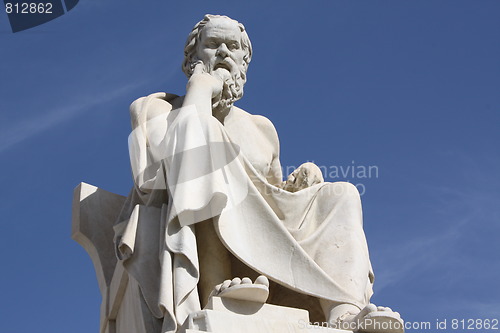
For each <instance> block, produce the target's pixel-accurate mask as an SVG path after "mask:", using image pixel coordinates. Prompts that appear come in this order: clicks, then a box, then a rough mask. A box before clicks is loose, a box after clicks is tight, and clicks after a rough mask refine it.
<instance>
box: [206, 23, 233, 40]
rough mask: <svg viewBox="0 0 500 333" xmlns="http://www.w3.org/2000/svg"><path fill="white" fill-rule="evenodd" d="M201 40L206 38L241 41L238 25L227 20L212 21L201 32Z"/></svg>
mask: <svg viewBox="0 0 500 333" xmlns="http://www.w3.org/2000/svg"><path fill="white" fill-rule="evenodd" d="M201 37H202V39H206V38H221V37H223V38H225V39H235V40H238V41H239V40H240V39H241V30H240V27H239V26H238V23H237V22H235V21H233V20H229V19H213V20H210V21H209V22H208V23H207V25H206V26H205V27H204V28H203V29H202V31H201Z"/></svg>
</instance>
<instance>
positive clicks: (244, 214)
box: [115, 93, 373, 332]
mask: <svg viewBox="0 0 500 333" xmlns="http://www.w3.org/2000/svg"><path fill="white" fill-rule="evenodd" d="M174 97H177V96H173V95H169V94H164V93H157V94H152V95H149V96H148V97H144V98H141V99H139V100H137V101H136V102H134V103H133V104H132V106H131V110H132V111H133V112H132V117H133V118H134V119H132V122H133V124H135V129H134V131H133V132H132V134H131V135H130V137H129V150H130V158H131V165H132V171H133V175H134V182H135V186H134V189H133V190H132V191H131V194H130V195H129V197H128V200H127V202H126V204H125V206H124V208H123V210H122V213H121V214H120V219H119V220H118V221H117V224H116V225H115V233H116V237H115V238H116V245H117V255H118V257H119V258H120V259H121V260H123V263H124V266H125V268H126V270H127V272H128V273H129V274H130V275H131V276H133V277H134V278H135V279H136V280H137V281H138V283H139V286H140V290H141V293H142V295H143V297H144V300H145V302H146V303H147V305H148V308H149V309H150V311H151V313H152V315H153V316H154V317H156V318H163V331H164V332H175V331H176V330H177V328H178V327H179V325H182V323H183V322H184V320H185V319H186V318H187V316H188V315H189V314H190V313H192V312H194V311H197V310H200V299H199V295H198V289H197V283H198V281H199V271H200V269H199V262H198V253H197V246H196V236H195V232H194V228H195V226H196V223H199V222H201V221H206V220H207V219H211V220H212V221H213V223H214V226H215V230H216V232H217V234H218V236H219V238H220V240H221V242H222V243H223V244H224V245H225V247H226V248H227V249H228V250H229V251H230V252H231V253H232V254H233V255H234V256H235V257H236V258H237V259H238V260H240V261H241V262H243V263H244V264H245V265H247V266H248V267H250V268H252V269H253V270H255V271H256V272H258V273H261V274H264V275H266V276H267V277H268V278H270V279H271V280H272V281H274V282H276V283H278V284H280V285H281V286H283V287H286V288H287V289H290V290H293V291H296V292H298V293H300V294H305V295H310V296H313V297H317V298H320V299H324V300H330V301H333V302H340V303H349V304H353V305H355V306H357V307H358V308H360V309H361V308H363V307H364V306H365V305H366V304H368V303H369V299H370V297H371V294H372V283H373V273H372V270H371V264H370V260H369V256H368V248H367V244H366V239H365V235H364V232H363V228H362V209H361V202H360V197H359V193H358V191H357V189H356V188H355V187H354V186H353V185H352V184H350V183H345V182H335V183H326V182H325V183H321V184H317V185H314V186H311V187H309V188H306V189H303V190H301V191H298V192H295V193H291V192H287V191H285V190H282V189H281V188H279V187H276V186H274V185H271V184H269V183H268V181H267V179H266V176H265V172H268V170H266V169H265V168H266V165H268V163H265V162H264V161H256V160H255V159H254V160H252V161H249V160H248V159H247V158H246V157H245V151H244V149H241V147H240V146H239V145H238V142H234V141H232V139H231V137H230V136H229V134H228V133H227V131H226V129H225V128H224V125H223V124H221V123H220V122H219V121H218V120H217V119H216V118H214V117H213V116H211V115H204V114H201V113H199V112H198V111H197V110H196V108H195V107H194V106H188V107H182V108H178V109H175V110H172V107H171V105H170V103H169V101H171V100H173V99H174ZM158 102H160V104H161V105H164V106H163V107H164V112H160V113H158V115H156V116H154V117H153V118H148V112H149V111H150V109H151V105H152V104H153V103H156V105H157V104H158ZM155 112H156V111H155ZM256 135H257V134H256ZM260 162H262V163H260ZM221 282H222V281H221Z"/></svg>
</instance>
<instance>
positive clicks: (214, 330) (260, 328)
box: [180, 297, 352, 333]
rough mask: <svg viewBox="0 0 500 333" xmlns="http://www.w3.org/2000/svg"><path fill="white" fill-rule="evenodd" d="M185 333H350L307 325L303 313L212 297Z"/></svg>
mask: <svg viewBox="0 0 500 333" xmlns="http://www.w3.org/2000/svg"><path fill="white" fill-rule="evenodd" d="M180 332H185V333H205V332H211V333H292V332H293V333H313V332H317V333H322V332H324V333H327V332H329V333H352V332H351V331H344V330H337V329H333V328H327V327H321V326H315V325H310V324H309V313H308V312H307V311H306V310H301V309H294V308H287V307H282V306H276V305H271V304H260V303H254V302H247V301H240V300H234V299H228V298H221V297H212V298H211V300H210V301H209V304H208V305H207V306H206V307H205V309H204V310H202V311H199V312H195V313H192V314H191V315H190V316H189V317H188V319H187V320H186V322H185V324H184V326H183V327H182V328H181V330H180Z"/></svg>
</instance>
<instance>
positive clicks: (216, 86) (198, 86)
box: [186, 61, 224, 98]
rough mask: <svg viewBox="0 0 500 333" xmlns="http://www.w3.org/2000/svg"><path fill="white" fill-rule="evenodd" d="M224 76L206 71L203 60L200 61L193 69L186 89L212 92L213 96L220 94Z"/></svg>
mask: <svg viewBox="0 0 500 333" xmlns="http://www.w3.org/2000/svg"><path fill="white" fill-rule="evenodd" d="M223 83H224V78H222V77H220V75H215V73H214V75H212V74H209V73H207V72H206V70H205V65H204V64H203V62H201V61H198V62H197V63H196V64H195V66H194V69H193V74H192V75H191V77H190V78H189V81H188V83H187V87H186V90H187V91H190V90H193V89H195V90H196V91H203V92H207V90H208V91H209V92H210V96H211V97H212V98H214V97H217V96H219V95H220V94H221V93H222V87H223Z"/></svg>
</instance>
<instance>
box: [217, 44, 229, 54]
mask: <svg viewBox="0 0 500 333" xmlns="http://www.w3.org/2000/svg"><path fill="white" fill-rule="evenodd" d="M217 55H218V56H220V57H222V58H225V57H227V56H228V55H229V49H228V48H227V46H226V43H222V44H220V45H219V48H218V49H217Z"/></svg>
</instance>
